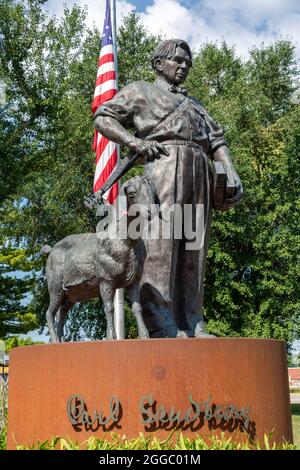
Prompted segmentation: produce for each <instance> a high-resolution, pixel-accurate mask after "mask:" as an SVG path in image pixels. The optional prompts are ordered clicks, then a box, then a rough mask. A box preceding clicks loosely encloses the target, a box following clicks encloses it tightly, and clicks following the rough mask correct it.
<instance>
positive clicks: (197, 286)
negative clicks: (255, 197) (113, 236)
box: [95, 39, 243, 337]
mask: <svg viewBox="0 0 300 470" xmlns="http://www.w3.org/2000/svg"><path fill="white" fill-rule="evenodd" d="M152 65H153V67H154V70H155V71H156V73H157V79H156V80H155V82H154V83H148V82H143V81H138V82H134V83H131V84H129V85H127V86H126V87H124V88H123V89H122V90H121V91H120V92H119V93H117V95H116V96H115V97H114V98H113V99H112V100H110V101H108V102H107V103H105V104H104V105H103V106H100V107H99V108H98V110H97V111H96V113H95V127H96V129H97V130H98V131H99V132H100V133H101V134H103V135H104V136H106V137H107V138H108V139H110V140H112V141H114V142H117V143H119V144H121V145H124V146H126V147H128V148H129V149H130V150H131V151H132V152H133V153H138V154H140V155H141V156H142V157H144V175H145V176H146V177H147V178H148V179H149V180H150V181H151V182H152V184H153V186H154V188H155V191H156V196H157V202H158V204H159V206H160V208H161V210H162V212H163V210H164V208H168V207H171V206H172V205H174V204H177V205H179V207H181V208H182V209H183V208H184V206H185V205H187V204H189V205H191V206H192V207H193V208H195V207H196V206H197V205H200V206H201V207H203V214H204V223H203V231H204V243H203V244H202V246H201V247H200V248H199V249H197V250H188V249H187V248H186V240H185V238H184V237H183V238H181V239H177V238H176V237H175V236H174V231H175V227H173V228H172V230H171V232H172V233H171V237H170V238H169V239H162V238H160V239H159V240H151V239H150V240H149V239H148V240H144V243H145V252H146V257H145V260H144V269H143V276H142V279H141V284H140V293H141V302H142V307H143V316H144V320H145V323H146V325H147V328H148V330H149V334H150V336H151V337H176V336H178V337H182V336H196V337H201V336H205V335H206V333H205V331H204V327H203V317H202V313H201V311H202V304H203V281H204V270H205V261H206V255H207V246H208V238H209V232H210V221H211V210H212V169H211V163H210V161H209V160H210V159H211V160H214V161H220V162H222V163H223V166H224V167H225V169H226V173H227V178H230V179H231V181H233V182H234V186H235V189H234V194H233V195H232V194H231V195H230V197H229V196H228V195H227V196H225V201H224V209H227V208H230V207H233V206H234V205H235V204H237V203H238V201H239V200H240V198H241V197H242V193H243V190H242V185H241V182H240V178H239V176H238V174H237V172H236V171H235V169H234V167H233V164H232V161H231V158H230V155H229V151H228V147H227V143H226V141H225V139H224V135H223V131H222V129H220V127H219V126H218V125H216V123H215V122H214V121H213V120H212V118H211V117H210V116H209V115H208V113H207V111H206V110H205V109H204V107H203V105H202V104H201V103H200V102H199V101H197V100H196V99H195V98H192V97H189V96H186V90H184V89H182V88H180V87H179V85H181V84H182V83H183V82H184V81H185V79H186V78H187V76H188V73H189V70H190V68H191V66H192V53H191V50H190V48H189V46H188V44H187V43H186V42H185V41H183V40H177V39H171V40H167V41H164V42H163V43H162V44H160V45H159V46H158V47H157V49H156V50H155V52H154V55H153V59H152ZM132 128H135V129H136V133H135V135H132V133H131V132H129V131H128V130H127V129H132ZM193 217H195V216H193ZM150 223H151V222H150Z"/></svg>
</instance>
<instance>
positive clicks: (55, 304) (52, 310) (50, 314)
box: [46, 298, 61, 343]
mask: <svg viewBox="0 0 300 470" xmlns="http://www.w3.org/2000/svg"><path fill="white" fill-rule="evenodd" d="M60 303H61V299H59V298H58V299H55V300H51V299H50V304H49V307H48V310H47V312H46V319H47V324H48V328H49V333H50V338H51V343H58V342H59V339H58V336H57V334H56V331H55V328H54V318H55V315H56V312H57V311H58V309H59V307H60Z"/></svg>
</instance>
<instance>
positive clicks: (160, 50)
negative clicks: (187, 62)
mask: <svg viewBox="0 0 300 470" xmlns="http://www.w3.org/2000/svg"><path fill="white" fill-rule="evenodd" d="M177 47H181V48H182V49H184V50H185V51H186V52H187V53H188V54H189V56H190V58H191V59H192V51H191V49H190V46H189V45H188V43H187V42H186V41H184V40H183V39H167V40H166V41H164V42H162V43H161V44H159V45H158V46H157V47H156V49H155V50H154V53H153V56H152V59H151V64H152V67H153V68H154V70H156V64H155V63H156V61H157V59H173V57H175V53H176V49H177Z"/></svg>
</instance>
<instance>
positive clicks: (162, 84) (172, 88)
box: [154, 78, 187, 96]
mask: <svg viewBox="0 0 300 470" xmlns="http://www.w3.org/2000/svg"><path fill="white" fill-rule="evenodd" d="M154 84H155V85H156V86H158V87H160V88H162V89H164V90H169V91H170V92H171V93H181V94H182V95H184V96H186V95H187V90H186V89H185V88H181V87H179V86H176V85H174V84H173V85H170V83H168V82H166V81H165V80H160V79H159V78H157V79H156V80H155V82H154Z"/></svg>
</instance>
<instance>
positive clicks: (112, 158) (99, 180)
mask: <svg viewBox="0 0 300 470" xmlns="http://www.w3.org/2000/svg"><path fill="white" fill-rule="evenodd" d="M117 158H118V152H117V149H116V148H115V149H114V151H113V153H112V154H111V155H109V158H108V159H107V161H106V164H105V166H104V167H103V168H101V172H100V173H99V174H98V172H96V173H95V179H94V191H98V190H99V189H100V188H101V186H103V185H104V183H105V181H106V180H107V179H108V177H109V176H110V174H111V173H112V171H113V170H114V168H115V165H116V163H117ZM101 160H102V159H101Z"/></svg>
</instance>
